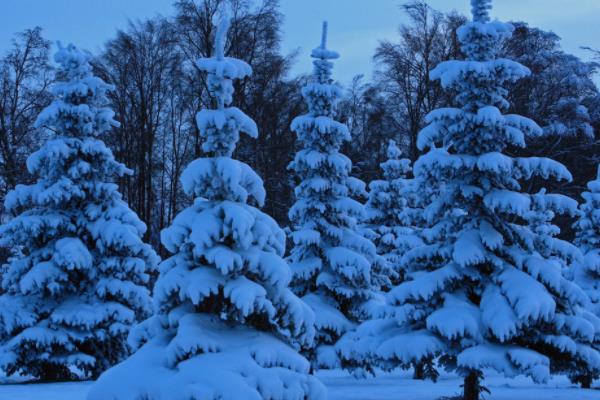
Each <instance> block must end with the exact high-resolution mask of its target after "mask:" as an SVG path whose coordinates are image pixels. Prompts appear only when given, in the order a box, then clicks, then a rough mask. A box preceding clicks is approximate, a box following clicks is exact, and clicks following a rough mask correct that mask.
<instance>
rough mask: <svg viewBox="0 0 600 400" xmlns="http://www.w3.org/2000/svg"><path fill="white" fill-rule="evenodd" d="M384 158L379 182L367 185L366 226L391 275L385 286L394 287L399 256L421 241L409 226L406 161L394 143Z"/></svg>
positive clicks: (400, 272)
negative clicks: (373, 234)
mask: <svg viewBox="0 0 600 400" xmlns="http://www.w3.org/2000/svg"><path fill="white" fill-rule="evenodd" d="M387 156H388V159H387V160H386V161H385V162H383V163H381V169H382V170H383V179H381V180H375V181H373V182H371V183H370V184H369V200H368V201H367V204H366V225H367V226H368V227H369V228H370V229H372V230H373V231H374V232H375V235H376V238H375V240H374V243H375V246H376V247H377V253H378V254H380V255H382V256H383V257H384V258H385V259H386V261H387V263H388V265H389V267H390V272H391V274H390V275H389V280H390V281H389V284H391V285H394V286H395V285H397V284H398V283H400V282H401V281H402V280H403V278H404V272H403V270H402V262H401V261H402V256H403V255H404V253H406V252H407V251H408V250H410V249H411V248H413V247H415V246H417V245H419V244H420V243H421V241H420V240H419V238H418V236H417V235H415V234H414V231H413V229H412V227H411V226H410V224H411V222H412V218H411V210H410V208H411V206H412V205H411V204H410V202H409V200H410V199H409V197H410V186H411V183H412V182H411V180H410V179H409V177H408V174H409V173H410V171H411V166H410V160H409V159H407V158H400V157H401V152H400V149H399V148H398V146H397V145H396V142H395V141H394V140H390V141H389V143H388V147H387ZM386 286H387V285H386ZM388 289H389V287H388Z"/></svg>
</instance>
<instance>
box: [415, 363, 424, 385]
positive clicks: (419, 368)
mask: <svg viewBox="0 0 600 400" xmlns="http://www.w3.org/2000/svg"><path fill="white" fill-rule="evenodd" d="M413 368H414V372H413V379H416V380H420V381H422V380H425V363H424V362H423V361H419V362H415V363H413Z"/></svg>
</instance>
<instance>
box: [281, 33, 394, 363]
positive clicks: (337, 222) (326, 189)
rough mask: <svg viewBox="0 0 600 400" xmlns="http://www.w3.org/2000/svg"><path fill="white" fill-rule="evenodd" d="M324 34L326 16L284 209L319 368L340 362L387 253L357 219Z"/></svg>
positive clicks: (355, 188) (357, 186)
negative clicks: (293, 183)
mask: <svg viewBox="0 0 600 400" xmlns="http://www.w3.org/2000/svg"><path fill="white" fill-rule="evenodd" d="M326 40H327V23H324V24H323V35H322V41H321V45H320V46H319V47H317V48H316V49H314V50H313V51H312V53H311V56H312V57H313V58H314V59H315V60H314V61H313V64H314V72H313V75H312V80H311V82H310V83H308V84H307V85H306V86H305V87H304V88H303V90H302V95H303V96H304V99H305V100H306V103H307V105H308V114H305V115H302V116H299V117H296V118H295V119H294V121H293V122H292V130H293V131H294V132H295V133H296V135H297V138H298V143H299V144H300V147H301V149H300V150H299V151H298V153H297V154H296V156H295V158H294V160H293V161H292V163H291V164H290V168H291V169H292V170H293V171H294V172H295V173H296V175H297V176H298V178H300V180H301V181H300V183H299V185H298V186H297V187H296V189H295V194H296V202H295V204H294V205H293V206H292V208H291V209H290V212H289V216H290V220H291V221H292V225H293V232H292V235H291V236H292V240H293V244H294V247H293V248H292V250H291V254H290V257H289V261H290V263H291V267H292V272H293V274H294V280H293V285H294V286H293V287H294V290H295V291H296V293H297V294H299V295H301V296H302V298H303V300H304V301H305V302H306V303H307V304H308V305H309V306H310V307H311V308H312V309H313V310H314V311H315V314H316V321H315V322H316V330H317V334H316V338H315V343H314V346H313V347H312V348H310V349H307V352H306V353H307V355H308V357H309V359H310V360H311V362H312V365H313V367H316V368H334V367H337V366H339V360H338V357H337V354H336V353H335V349H334V347H333V344H334V343H335V342H336V341H337V340H338V338H339V337H340V336H341V335H342V334H344V333H345V332H347V331H348V330H350V329H352V328H353V327H354V326H355V323H356V322H357V321H359V319H360V318H361V315H362V313H363V311H364V310H363V306H364V305H365V303H366V302H367V301H368V300H369V299H370V298H371V294H372V290H373V288H374V287H376V286H378V285H379V284H380V283H381V282H380V281H382V280H383V281H385V280H387V277H386V275H387V272H384V270H385V268H386V266H387V264H386V263H385V260H383V259H382V258H381V257H380V256H378V255H377V254H376V249H375V245H374V244H373V242H371V241H370V240H369V239H368V238H366V237H365V235H364V232H362V231H361V230H360V229H359V226H358V223H359V222H360V221H361V220H362V218H364V206H363V205H362V204H361V203H359V202H358V201H356V200H355V199H353V198H352V196H353V194H355V193H357V192H359V191H360V190H361V188H364V183H362V182H361V181H360V180H358V179H356V178H352V177H350V176H349V175H350V170H351V168H352V163H351V161H350V159H348V157H346V156H344V155H343V154H341V153H340V147H341V145H342V144H343V143H344V142H345V141H348V140H350V134H349V131H348V128H347V127H346V125H344V124H342V123H340V122H338V121H336V120H335V119H334V117H335V113H336V105H337V103H338V100H339V98H340V96H341V89H340V88H339V86H338V85H336V84H335V83H334V82H333V81H332V78H331V70H332V68H333V63H332V61H331V60H334V59H336V58H338V57H339V55H338V53H336V52H334V51H331V50H328V49H327V47H326V44H327V43H326Z"/></svg>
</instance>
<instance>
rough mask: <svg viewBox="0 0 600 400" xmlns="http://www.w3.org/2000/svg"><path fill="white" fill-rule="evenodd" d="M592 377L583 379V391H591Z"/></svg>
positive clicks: (588, 376) (583, 377)
mask: <svg viewBox="0 0 600 400" xmlns="http://www.w3.org/2000/svg"><path fill="white" fill-rule="evenodd" d="M592 380H593V379H592V376H591V375H584V376H582V377H581V387H582V388H583V389H589V388H591V387H592Z"/></svg>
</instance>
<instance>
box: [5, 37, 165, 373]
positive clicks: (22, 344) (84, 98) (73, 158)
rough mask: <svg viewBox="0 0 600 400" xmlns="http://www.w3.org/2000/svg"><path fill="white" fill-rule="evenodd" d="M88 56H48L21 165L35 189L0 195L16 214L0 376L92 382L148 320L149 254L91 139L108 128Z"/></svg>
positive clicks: (118, 172) (106, 159)
mask: <svg viewBox="0 0 600 400" xmlns="http://www.w3.org/2000/svg"><path fill="white" fill-rule="evenodd" d="M89 58H90V57H89V55H88V54H86V53H83V52H81V51H79V50H77V49H76V48H75V47H74V46H73V45H69V46H67V47H60V49H59V50H58V52H57V53H56V56H55V60H56V62H57V63H58V64H59V66H60V70H59V78H61V79H63V81H62V82H59V83H58V84H56V85H55V86H54V87H53V89H52V92H53V94H54V96H55V99H54V101H53V102H52V104H50V106H48V107H47V108H46V109H45V110H44V111H43V112H42V113H41V114H40V116H39V118H38V120H37V123H36V124H37V126H38V127H45V128H48V129H49V130H50V131H51V133H50V138H49V140H48V141H47V142H46V143H45V144H44V145H43V146H42V147H41V148H40V149H39V150H38V151H36V152H35V153H33V154H31V156H29V158H28V160H27V167H28V169H29V172H30V173H31V174H32V175H34V176H35V177H36V178H37V180H36V182H35V183H33V184H31V185H18V186H17V187H16V188H15V190H13V191H12V192H11V193H9V195H8V196H7V197H6V201H5V207H6V209H7V210H8V211H9V212H11V213H13V215H15V217H14V218H13V219H11V220H10V221H9V222H7V223H6V224H4V225H3V226H2V227H1V228H0V244H1V245H2V246H6V247H9V248H12V249H14V256H13V257H12V258H10V260H9V261H8V262H7V263H6V264H5V265H3V267H2V273H1V275H2V291H3V294H2V296H1V297H0V340H1V344H0V354H2V355H1V357H0V366H1V367H2V369H3V370H4V371H5V372H6V373H7V374H15V373H20V374H23V375H27V376H32V377H35V378H40V379H43V380H50V379H74V378H77V377H79V378H87V377H95V376H97V375H99V374H100V373H101V372H102V371H104V370H105V369H106V368H108V367H109V366H110V365H112V364H115V363H116V362H118V361H119V360H121V359H122V358H124V357H125V356H127V354H128V348H127V343H126V338H127V334H128V332H129V330H130V327H131V326H132V325H133V324H134V323H136V322H137V321H138V320H141V319H143V318H145V317H147V316H148V315H149V313H150V312H151V311H152V310H151V300H150V296H149V291H148V289H147V288H146V286H147V285H148V282H149V275H148V273H149V272H151V271H153V270H154V269H155V268H156V264H157V262H158V257H157V256H156V254H155V253H154V251H153V250H152V248H151V247H150V246H149V245H147V244H144V243H143V242H142V239H141V236H142V235H143V234H144V232H145V230H146V227H145V225H144V224H143V223H142V222H141V221H140V220H139V219H138V217H137V216H136V214H135V213H134V212H133V211H131V210H130V209H129V207H128V206H127V204H126V203H125V202H124V201H123V200H122V198H121V195H120V193H119V192H118V187H117V185H116V184H115V183H113V182H114V181H115V180H116V179H117V178H119V177H121V176H124V175H126V174H129V173H131V171H130V170H128V169H127V168H126V167H125V166H124V165H123V164H120V163H118V162H117V161H115V159H114V157H113V154H112V152H111V151H110V150H109V149H108V148H107V147H106V146H105V144H104V142H102V140H101V139H100V137H101V136H102V134H103V133H105V132H106V131H108V130H110V129H111V128H112V127H113V126H116V125H117V122H116V121H114V120H113V115H114V113H113V112H112V110H110V109H109V108H106V107H105V104H106V103H107V98H106V94H107V91H109V90H110V89H111V87H110V86H109V85H107V84H106V83H104V82H103V81H102V80H101V79H100V78H98V77H95V76H94V75H93V74H92V68H91V66H90V65H89Z"/></svg>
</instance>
